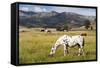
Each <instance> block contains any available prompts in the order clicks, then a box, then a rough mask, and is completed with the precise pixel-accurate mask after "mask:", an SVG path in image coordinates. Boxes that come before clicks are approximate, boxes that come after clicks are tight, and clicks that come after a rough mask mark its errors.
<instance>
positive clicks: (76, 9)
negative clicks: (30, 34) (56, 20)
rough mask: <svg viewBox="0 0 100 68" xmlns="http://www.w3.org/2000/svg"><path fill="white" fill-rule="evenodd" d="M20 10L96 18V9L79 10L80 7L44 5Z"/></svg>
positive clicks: (27, 6)
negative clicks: (72, 13) (70, 13)
mask: <svg viewBox="0 0 100 68" xmlns="http://www.w3.org/2000/svg"><path fill="white" fill-rule="evenodd" d="M19 9H20V10H24V11H34V12H51V11H56V12H59V13H61V12H74V13H78V14H81V15H89V16H90V15H93V16H96V9H93V8H79V7H58V6H43V5H23V4H21V5H20V7H19Z"/></svg>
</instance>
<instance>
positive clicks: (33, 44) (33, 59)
mask: <svg viewBox="0 0 100 68" xmlns="http://www.w3.org/2000/svg"><path fill="white" fill-rule="evenodd" d="M82 32H83V33H84V32H85V33H87V36H85V37H84V38H85V46H84V49H85V55H84V56H83V55H81V56H77V52H78V48H77V47H74V48H70V49H69V54H68V55H67V56H63V46H61V47H59V48H58V49H57V51H56V54H55V55H54V57H50V56H48V55H49V53H50V50H51V47H52V45H53V44H54V43H55V42H56V40H57V39H58V38H59V37H60V36H62V35H64V34H66V35H70V36H72V35H79V34H80V33H82ZM95 59H96V32H95V31H69V32H58V31H53V32H52V33H46V32H40V31H39V29H34V28H30V29H27V31H26V32H19V63H20V64H29V63H42V62H43V63H46V62H63V61H78V60H79V61H80V60H95Z"/></svg>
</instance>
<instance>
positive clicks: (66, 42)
mask: <svg viewBox="0 0 100 68" xmlns="http://www.w3.org/2000/svg"><path fill="white" fill-rule="evenodd" d="M76 45H77V46H78V56H80V55H81V54H84V51H83V47H84V38H83V36H81V35H76V36H72V37H70V36H68V35H63V36H61V37H60V38H58V40H57V41H56V43H55V44H54V45H53V46H52V48H51V52H50V56H53V55H54V54H55V52H56V49H57V48H58V47H59V46H64V56H66V55H67V53H68V47H74V46H76Z"/></svg>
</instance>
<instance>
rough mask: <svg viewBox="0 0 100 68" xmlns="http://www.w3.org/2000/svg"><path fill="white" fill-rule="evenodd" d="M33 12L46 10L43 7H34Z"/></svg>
mask: <svg viewBox="0 0 100 68" xmlns="http://www.w3.org/2000/svg"><path fill="white" fill-rule="evenodd" d="M33 10H34V11H35V12H46V11H47V10H46V9H45V8H41V7H36V6H35V7H34V9H33Z"/></svg>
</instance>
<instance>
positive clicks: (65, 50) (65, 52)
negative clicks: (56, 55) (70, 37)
mask: <svg viewBox="0 0 100 68" xmlns="http://www.w3.org/2000/svg"><path fill="white" fill-rule="evenodd" d="M67 53H68V47H67V45H65V44H64V56H66V55H67Z"/></svg>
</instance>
